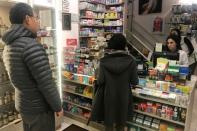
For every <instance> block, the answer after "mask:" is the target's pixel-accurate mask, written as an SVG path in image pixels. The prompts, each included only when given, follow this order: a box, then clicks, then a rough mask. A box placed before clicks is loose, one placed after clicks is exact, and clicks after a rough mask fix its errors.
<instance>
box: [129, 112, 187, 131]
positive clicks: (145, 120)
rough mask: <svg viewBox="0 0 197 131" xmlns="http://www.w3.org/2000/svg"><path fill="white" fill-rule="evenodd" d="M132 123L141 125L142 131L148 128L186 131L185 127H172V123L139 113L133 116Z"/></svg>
mask: <svg viewBox="0 0 197 131" xmlns="http://www.w3.org/2000/svg"><path fill="white" fill-rule="evenodd" d="M131 123H136V124H137V125H140V127H141V128H142V129H147V128H148V129H152V130H159V131H184V129H183V127H180V126H178V125H172V124H170V123H167V122H163V121H161V120H159V119H156V118H153V117H150V116H146V115H143V114H139V113H134V114H133V118H132V122H131ZM134 126H135V125H134ZM146 127H147V128H146Z"/></svg>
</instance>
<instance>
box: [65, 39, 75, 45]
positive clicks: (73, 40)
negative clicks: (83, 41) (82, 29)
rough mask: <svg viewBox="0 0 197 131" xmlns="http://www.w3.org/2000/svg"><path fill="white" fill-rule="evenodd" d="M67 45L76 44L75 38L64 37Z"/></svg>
mask: <svg viewBox="0 0 197 131" xmlns="http://www.w3.org/2000/svg"><path fill="white" fill-rule="evenodd" d="M66 45H67V46H77V39H66Z"/></svg>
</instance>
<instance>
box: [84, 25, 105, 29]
mask: <svg viewBox="0 0 197 131" xmlns="http://www.w3.org/2000/svg"><path fill="white" fill-rule="evenodd" d="M80 26H81V27H101V28H102V27H103V25H80Z"/></svg>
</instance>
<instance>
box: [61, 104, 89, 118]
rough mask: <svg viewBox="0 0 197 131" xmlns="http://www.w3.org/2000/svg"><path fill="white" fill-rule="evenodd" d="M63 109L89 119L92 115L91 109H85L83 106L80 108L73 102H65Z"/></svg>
mask: <svg viewBox="0 0 197 131" xmlns="http://www.w3.org/2000/svg"><path fill="white" fill-rule="evenodd" d="M63 109H64V111H66V112H67V113H70V114H73V115H77V116H78V117H82V118H84V119H88V118H89V117H90V112H89V111H85V110H83V109H81V108H79V107H77V106H75V105H72V104H68V103H64V104H63Z"/></svg>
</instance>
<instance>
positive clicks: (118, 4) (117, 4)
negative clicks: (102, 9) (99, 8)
mask: <svg viewBox="0 0 197 131" xmlns="http://www.w3.org/2000/svg"><path fill="white" fill-rule="evenodd" d="M123 4H124V2H122V3H116V4H106V6H120V5H123Z"/></svg>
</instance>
